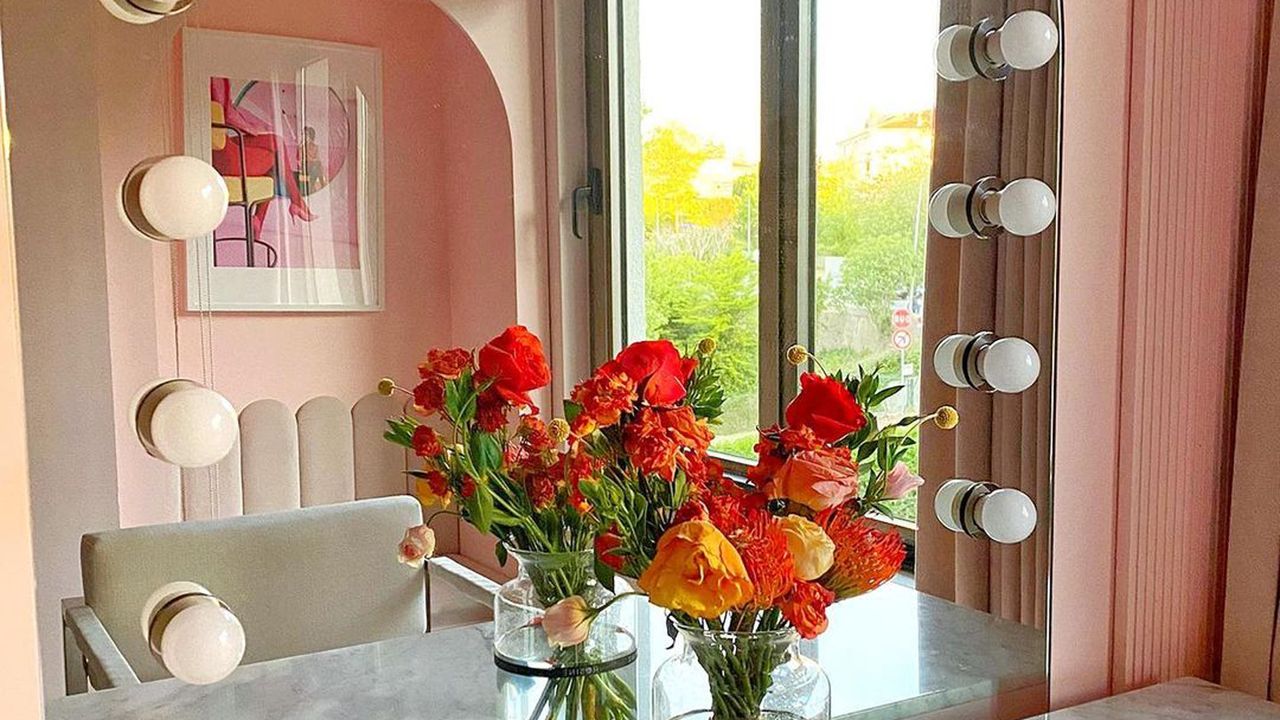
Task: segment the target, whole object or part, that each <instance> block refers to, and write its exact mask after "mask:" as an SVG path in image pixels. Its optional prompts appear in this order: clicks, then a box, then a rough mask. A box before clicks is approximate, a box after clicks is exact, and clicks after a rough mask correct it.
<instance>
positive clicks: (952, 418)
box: [933, 405, 960, 430]
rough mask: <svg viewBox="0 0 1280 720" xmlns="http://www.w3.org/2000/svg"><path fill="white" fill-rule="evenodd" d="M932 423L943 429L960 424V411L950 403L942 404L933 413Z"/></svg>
mask: <svg viewBox="0 0 1280 720" xmlns="http://www.w3.org/2000/svg"><path fill="white" fill-rule="evenodd" d="M933 424H934V425H937V426H938V427H940V428H942V429H943V430H950V429H952V428H954V427H955V426H957V425H959V424H960V413H958V412H956V409H955V408H953V407H951V406H950V405H943V406H942V407H940V408H938V411H937V412H935V413H934V414H933Z"/></svg>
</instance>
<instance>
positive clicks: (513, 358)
mask: <svg viewBox="0 0 1280 720" xmlns="http://www.w3.org/2000/svg"><path fill="white" fill-rule="evenodd" d="M478 379H482V380H484V381H491V382H492V383H493V384H492V388H493V389H494V390H496V391H497V392H498V394H499V395H501V396H502V397H503V398H504V399H506V401H507V402H509V403H511V404H512V405H521V406H525V407H530V408H534V409H535V410H536V409H537V407H536V406H535V405H534V404H533V400H532V399H530V398H529V391H530V390H537V389H538V388H542V387H546V386H547V385H548V384H549V383H550V382H551V368H549V367H547V358H546V355H544V354H543V352H542V341H540V340H538V336H537V335H534V334H533V333H531V332H529V330H528V328H526V327H524V326H523V325H515V326H512V327H509V328H507V329H506V330H504V331H503V332H502V334H501V335H499V336H498V337H496V338H494V339H492V340H490V341H489V344H488V345H485V346H484V347H482V348H480V354H479V378H478Z"/></svg>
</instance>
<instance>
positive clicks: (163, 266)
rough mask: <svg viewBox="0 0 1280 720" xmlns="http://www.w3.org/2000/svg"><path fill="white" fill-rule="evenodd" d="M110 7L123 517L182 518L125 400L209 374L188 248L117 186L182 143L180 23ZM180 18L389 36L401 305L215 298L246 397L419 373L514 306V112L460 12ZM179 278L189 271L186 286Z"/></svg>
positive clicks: (106, 172)
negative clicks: (181, 304) (273, 305)
mask: <svg viewBox="0 0 1280 720" xmlns="http://www.w3.org/2000/svg"><path fill="white" fill-rule="evenodd" d="M98 19H99V23H98V27H97V28H96V32H95V45H96V52H97V54H98V57H99V58H100V59H101V60H102V62H101V63H100V65H99V67H101V68H102V72H100V73H99V76H98V87H99V98H100V99H99V108H100V117H101V124H100V127H101V141H102V148H103V149H102V165H103V178H104V182H103V185H104V208H105V209H106V210H105V214H106V215H107V222H106V225H107V235H108V236H107V248H108V281H109V286H110V295H109V298H110V315H111V323H112V325H111V343H112V356H113V382H114V385H115V394H116V410H117V450H118V453H119V462H118V464H119V469H120V502H121V520H122V523H123V524H125V525H134V524H144V523H150V522H163V521H172V520H177V519H179V518H180V508H181V502H180V501H181V498H180V496H179V489H178V484H177V479H176V474H175V473H174V471H173V470H172V469H171V468H168V467H165V466H163V465H161V464H160V463H158V462H156V461H154V460H153V459H151V458H149V457H147V456H146V455H145V453H143V451H142V450H141V448H140V447H139V446H138V443H137V442H136V440H135V439H134V438H133V437H132V435H131V433H130V431H129V427H128V418H127V409H128V405H129V400H130V398H131V397H132V395H133V393H135V392H136V390H137V388H138V387H140V386H141V385H143V384H144V383H146V382H147V381H149V380H151V379H153V378H155V377H156V376H160V375H168V374H177V373H181V374H183V375H187V376H192V377H196V378H200V377H201V376H202V375H203V364H202V362H201V326H200V318H199V316H197V315H193V314H189V313H186V312H180V313H179V314H178V319H177V328H176V332H177V334H178V337H179V343H178V345H177V347H178V348H179V352H178V355H177V358H176V367H175V359H174V355H173V353H174V350H173V348H174V346H175V343H174V333H175V327H174V311H173V298H174V296H175V293H174V289H173V288H172V286H171V284H170V278H171V273H170V269H171V263H173V264H176V265H178V266H181V265H182V261H181V259H180V257H179V258H171V257H170V254H169V251H170V249H171V248H170V247H169V246H164V245H159V244H153V243H147V242H145V241H142V240H139V239H137V238H136V237H134V236H133V235H131V234H129V233H128V231H127V230H126V229H125V228H124V227H123V224H122V223H121V222H120V221H119V219H118V218H117V217H116V216H115V211H114V208H113V205H112V204H111V203H113V201H114V197H113V194H114V192H115V188H116V187H117V186H118V181H119V178H121V177H123V175H124V174H125V173H126V172H127V170H128V168H129V167H130V166H131V165H132V164H133V163H134V162H136V161H137V160H138V159H139V158H143V157H147V156H149V155H155V154H159V153H162V152H175V151H181V149H182V148H181V129H180V125H178V124H176V123H175V124H173V125H171V126H167V125H166V123H165V120H164V119H165V118H166V117H173V118H177V117H178V116H179V115H180V107H181V103H180V102H179V101H178V100H177V97H179V95H177V93H178V92H179V87H178V85H179V80H178V77H179V72H178V71H177V70H176V69H175V67H174V63H171V62H169V58H171V57H173V56H174V55H175V54H176V50H175V44H176V38H175V36H176V35H177V34H178V33H179V32H180V28H181V24H178V23H162V24H159V25H157V26H151V27H146V28H135V27H130V26H127V25H125V24H123V23H120V22H118V21H115V20H113V19H112V18H110V17H109V16H107V15H106V14H105V13H100V14H99V18H98ZM183 22H184V23H185V24H187V25H189V26H192V27H204V28H216V29H225V30H234V31H243V32H256V33H262V34H275V35H284V36H289V37H306V38H314V39H319V40H327V41H335V42H343V43H350V44H355V45H365V46H374V47H378V48H380V49H381V50H382V52H383V68H384V79H383V82H384V91H383V92H384V97H385V107H384V110H383V113H384V114H383V126H384V147H385V222H386V226H385V227H386V254H385V256H386V309H385V310H384V311H382V312H379V313H373V314H222V313H218V314H214V315H213V318H212V321H211V332H212V347H213V351H214V353H213V365H212V367H213V369H214V380H215V382H216V386H217V388H218V389H219V390H220V391H221V392H222V393H223V394H225V395H226V396H227V397H228V398H229V399H230V400H231V401H232V403H233V404H234V405H236V406H237V407H243V406H244V405H245V404H247V403H249V402H251V401H253V400H256V399H259V398H264V397H272V398H277V399H280V400H282V401H284V402H285V403H286V404H289V405H292V406H295V407H296V406H297V405H299V404H301V403H302V402H303V401H305V400H306V399H308V398H310V397H313V396H315V395H321V394H328V395H335V396H337V397H339V398H342V399H344V400H347V401H350V402H354V401H355V400H356V399H358V398H359V397H360V396H361V395H364V394H365V393H367V392H369V391H370V390H371V389H372V387H373V386H374V384H375V383H376V382H377V379H378V378H379V377H382V376H383V375H387V374H391V375H394V376H396V377H400V378H404V379H405V382H409V380H410V379H411V378H412V375H413V372H414V367H415V365H416V362H417V361H418V360H419V356H420V355H421V353H422V352H423V351H424V350H425V349H426V348H427V347H429V346H432V345H438V344H447V343H450V342H464V343H472V342H475V341H476V340H477V339H478V338H482V337H483V336H487V335H488V334H492V333H493V332H496V331H497V330H498V329H500V328H501V326H502V325H504V324H506V323H509V322H512V321H514V320H515V319H516V314H517V313H516V303H515V295H516V284H515V282H514V275H515V264H516V262H515V256H516V252H517V247H516V245H515V242H514V240H513V238H514V237H515V231H514V225H515V217H516V215H515V213H514V212H513V209H512V198H513V195H514V192H513V175H512V159H511V156H512V150H511V131H510V126H509V125H508V121H507V115H506V112H505V109H504V106H503V98H502V96H501V94H500V91H499V88H498V86H497V84H496V83H495V81H494V78H493V76H492V75H491V73H490V71H489V68H488V66H487V65H486V62H485V59H484V58H483V57H482V56H481V54H480V53H479V52H478V51H477V49H476V47H475V46H474V45H473V44H472V41H471V40H470V39H469V38H468V37H467V34H466V33H465V31H463V30H462V29H460V28H459V27H458V26H457V25H456V24H455V23H454V22H453V21H452V20H451V19H450V18H449V16H447V15H446V14H445V13H443V12H441V11H440V9H439V8H437V7H436V6H434V5H432V4H431V3H429V2H426V0H384V1H383V2H379V3H375V4H372V5H369V6H368V7H366V8H363V9H362V10H361V12H358V13H352V12H351V6H350V4H349V3H347V2H343V1H342V0H325V1H324V2H308V3H306V12H298V5H297V4H293V3H262V2H254V1H253V0H205V1H204V2H201V3H199V4H198V5H197V8H196V9H195V10H193V11H192V12H190V13H188V14H187V15H185V16H184V17H183ZM139 108H144V109H146V111H145V112H142V113H139V112H138V109H139ZM172 249H174V250H175V251H176V252H180V246H174V247H173V248H172ZM182 282H183V280H182V279H181V274H179V281H178V283H179V287H178V292H177V293H176V294H177V295H181V294H182V287H181V283H182ZM455 328H457V329H458V332H457V333H455Z"/></svg>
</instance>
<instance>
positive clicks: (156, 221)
mask: <svg viewBox="0 0 1280 720" xmlns="http://www.w3.org/2000/svg"><path fill="white" fill-rule="evenodd" d="M119 199H120V208H119V209H120V213H121V215H122V217H123V219H124V220H125V222H126V223H127V224H128V226H129V227H130V228H132V229H133V231H134V232H136V233H138V234H139V235H141V236H142V237H144V238H147V239H150V240H159V241H166V242H172V241H176V240H189V239H191V238H197V237H202V236H204V235H208V234H209V233H211V232H213V231H214V230H215V229H217V227H218V225H220V224H222V220H223V218H224V217H226V215H227V205H228V203H229V201H230V195H229V193H228V191H227V181H226V180H224V179H223V177H222V175H221V174H219V173H218V171H217V170H215V169H214V167H213V166H212V165H210V164H209V163H207V162H205V161H203V160H200V159H199V158H194V157H190V156H188V155H172V156H169V157H163V158H152V159H149V160H144V161H142V162H141V163H138V164H137V165H135V166H134V168H133V169H132V170H131V171H130V172H129V175H128V176H127V177H126V178H125V179H124V183H123V184H122V186H121V188H120V198H119Z"/></svg>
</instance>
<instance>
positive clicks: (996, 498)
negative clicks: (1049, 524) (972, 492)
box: [977, 488, 1037, 544]
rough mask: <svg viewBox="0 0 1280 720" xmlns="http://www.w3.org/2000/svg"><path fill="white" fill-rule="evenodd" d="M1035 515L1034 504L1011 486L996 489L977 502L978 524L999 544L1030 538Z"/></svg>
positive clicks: (1018, 541)
mask: <svg viewBox="0 0 1280 720" xmlns="http://www.w3.org/2000/svg"><path fill="white" fill-rule="evenodd" d="M1036 518H1037V515H1036V505H1035V503H1033V502H1031V498H1029V497H1027V496H1026V495H1025V494H1023V493H1022V492H1020V491H1018V490H1014V489H1012V488H1002V489H1000V490H996V491H995V492H993V493H991V494H990V495H987V496H985V497H983V498H981V499H980V500H979V501H978V511H977V519H978V525H979V526H981V527H982V531H983V532H984V533H986V534H987V537H989V538H991V539H992V540H994V541H995V542H998V543H1005V544H1014V543H1020V542H1022V541H1023V540H1026V539H1027V538H1029V537H1031V533H1032V532H1034V531H1035V529H1036Z"/></svg>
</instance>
